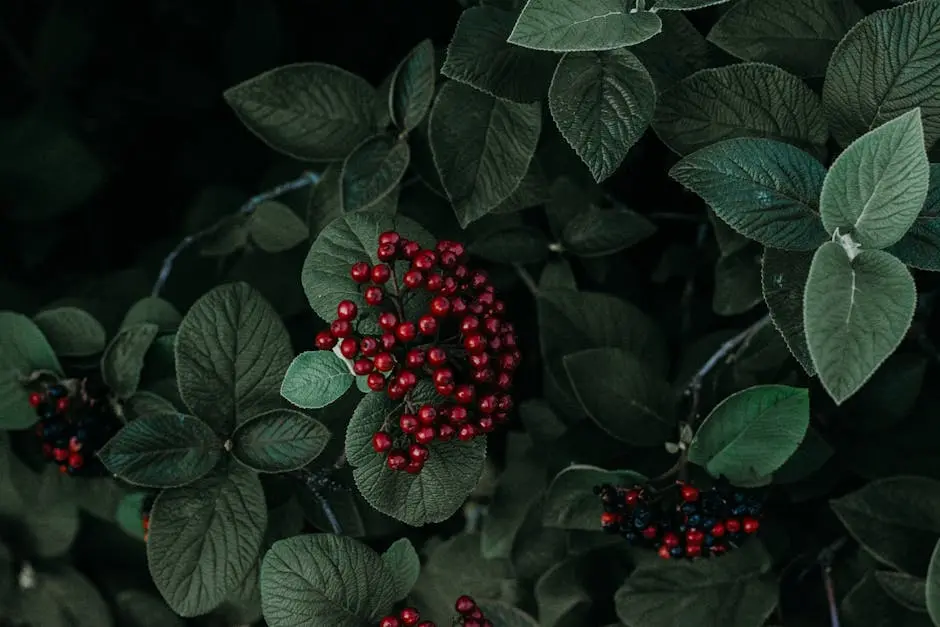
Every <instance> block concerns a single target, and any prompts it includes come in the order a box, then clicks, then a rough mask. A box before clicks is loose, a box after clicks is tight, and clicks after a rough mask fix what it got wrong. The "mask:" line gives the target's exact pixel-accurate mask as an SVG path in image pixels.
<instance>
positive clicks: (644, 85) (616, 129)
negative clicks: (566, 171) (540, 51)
mask: <svg viewBox="0 0 940 627" xmlns="http://www.w3.org/2000/svg"><path fill="white" fill-rule="evenodd" d="M532 1H534V0H532ZM657 19H659V18H657ZM548 106H549V109H550V111H551V114H552V118H554V120H555V124H556V125H557V126H558V130H559V131H560V132H561V134H562V136H563V137H564V138H565V141H567V142H568V144H569V145H570V146H571V147H572V148H573V149H574V151H575V152H576V153H578V156H579V157H581V160H582V161H584V163H585V165H587V167H588V169H590V170H591V174H593V175H594V180H596V181H597V182H600V181H603V180H604V179H606V178H608V177H609V176H610V175H612V174H613V173H614V172H615V171H616V170H617V168H618V167H619V166H620V164H621V162H623V160H624V158H625V157H626V156H627V153H628V152H629V151H630V148H631V147H632V146H633V145H634V144H635V143H636V142H637V141H638V140H639V139H640V137H642V136H643V133H644V132H645V131H646V128H647V126H649V123H650V121H651V120H652V119H653V111H654V109H655V108H656V87H655V85H654V84H653V79H652V78H650V75H649V73H648V72H647V71H646V68H645V67H643V64H642V63H641V62H640V60H639V59H637V58H636V55H634V54H633V53H632V52H629V51H628V50H624V49H620V50H611V51H609V52H577V53H568V54H566V55H565V56H564V57H562V59H561V61H559V62H558V66H557V67H556V68H555V75H554V76H553V77H552V84H551V87H550V88H549V91H548Z"/></svg>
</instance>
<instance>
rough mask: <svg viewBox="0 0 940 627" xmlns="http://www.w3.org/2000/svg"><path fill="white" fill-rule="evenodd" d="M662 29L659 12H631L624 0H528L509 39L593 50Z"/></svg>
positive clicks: (632, 42) (628, 43) (536, 47)
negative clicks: (558, 0) (657, 13)
mask: <svg viewBox="0 0 940 627" xmlns="http://www.w3.org/2000/svg"><path fill="white" fill-rule="evenodd" d="M660 30H662V22H661V21H660V19H659V16H657V15H656V14H655V13H649V12H646V11H639V12H636V13H633V12H630V10H629V9H627V8H626V6H625V4H624V3H623V2H622V1H621V0H584V1H582V2H564V3H558V2H556V1H555V0H528V2H526V5H525V7H523V9H522V13H521V14H520V15H519V19H518V20H516V25H515V26H514V27H513V29H512V32H511V33H510V35H509V40H508V41H509V43H511V44H515V45H517V46H522V47H523V48H532V49H534V50H550V51H552V52H590V51H594V50H614V49H616V48H623V47H624V46H633V45H636V44H638V43H640V42H642V41H646V40H647V39H649V38H651V37H653V36H655V35H656V34H658V33H659V31H660Z"/></svg>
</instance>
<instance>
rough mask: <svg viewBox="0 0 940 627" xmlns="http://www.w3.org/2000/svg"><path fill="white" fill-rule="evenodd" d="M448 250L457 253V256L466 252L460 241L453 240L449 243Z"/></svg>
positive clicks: (461, 255)
mask: <svg viewBox="0 0 940 627" xmlns="http://www.w3.org/2000/svg"><path fill="white" fill-rule="evenodd" d="M450 251H451V252H452V253H454V254H455V255H457V257H458V258H459V257H463V256H464V254H466V252H467V251H466V249H465V248H464V246H463V244H461V243H460V242H453V243H452V244H451V245H450Z"/></svg>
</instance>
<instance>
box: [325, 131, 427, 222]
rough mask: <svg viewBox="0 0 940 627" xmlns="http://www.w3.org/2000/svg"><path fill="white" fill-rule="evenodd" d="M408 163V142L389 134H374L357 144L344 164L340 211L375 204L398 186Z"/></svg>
mask: <svg viewBox="0 0 940 627" xmlns="http://www.w3.org/2000/svg"><path fill="white" fill-rule="evenodd" d="M410 162H411V151H410V150H409V149H408V142H405V141H403V140H400V139H396V138H395V137H392V136H389V135H375V136H374V137H370V138H369V139H367V140H365V141H364V142H362V143H361V144H359V145H358V146H356V148H355V149H354V150H353V151H352V152H351V153H349V156H348V157H346V161H345V162H344V163H343V172H342V174H341V177H342V184H341V186H340V190H341V196H340V198H341V199H342V204H343V211H345V212H347V213H349V212H351V211H359V210H361V209H369V208H370V207H374V206H375V205H376V204H378V203H379V202H380V201H381V200H382V199H383V198H385V197H386V196H388V195H389V194H391V193H392V191H393V190H394V189H395V188H396V187H397V186H398V184H399V183H400V182H401V177H402V176H404V175H405V170H407V169H408V164H409V163H410Z"/></svg>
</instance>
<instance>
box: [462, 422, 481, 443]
mask: <svg viewBox="0 0 940 627" xmlns="http://www.w3.org/2000/svg"><path fill="white" fill-rule="evenodd" d="M476 435H477V432H476V429H474V428H473V425H470V424H464V425H460V429H458V430H457V439H458V440H460V441H461V442H469V441H470V440H472V439H473V438H475V437H476Z"/></svg>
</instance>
